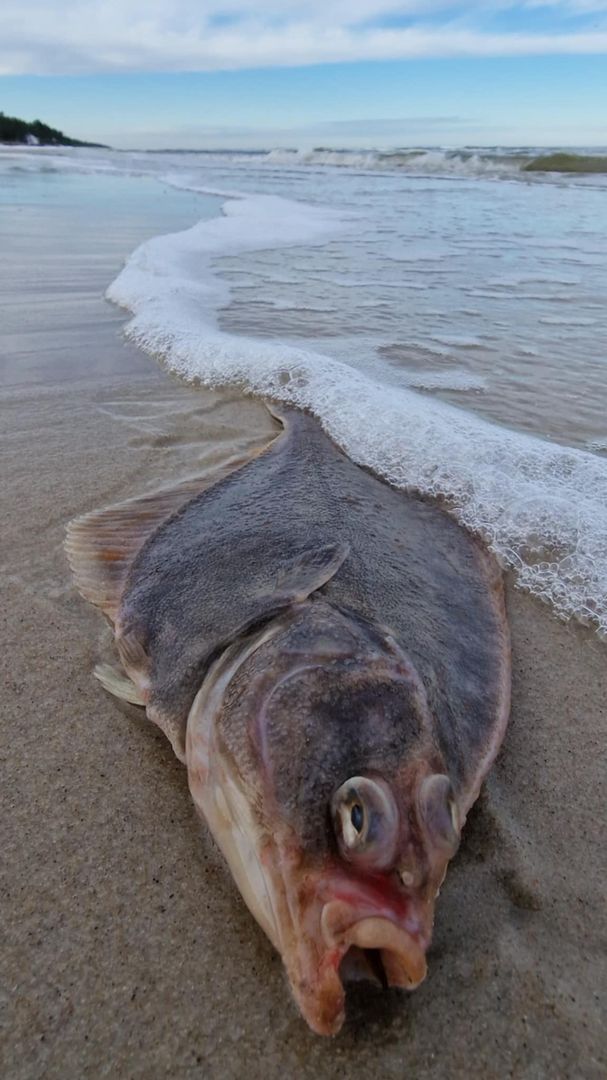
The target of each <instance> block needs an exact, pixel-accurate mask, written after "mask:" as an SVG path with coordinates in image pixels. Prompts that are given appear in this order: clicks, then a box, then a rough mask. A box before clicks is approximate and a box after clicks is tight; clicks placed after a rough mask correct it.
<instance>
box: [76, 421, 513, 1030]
mask: <svg viewBox="0 0 607 1080" xmlns="http://www.w3.org/2000/svg"><path fill="white" fill-rule="evenodd" d="M269 408H270V409H271V411H272V412H273V413H274V415H275V416H276V417H277V419H278V420H279V421H280V424H281V430H280V433H279V434H278V435H277V436H276V437H275V439H274V440H273V441H272V442H271V443H270V444H269V445H268V446H267V447H266V448H264V449H262V451H260V452H258V453H256V454H254V455H251V456H250V457H248V458H246V459H235V460H232V461H230V462H228V463H227V464H226V465H225V466H224V467H222V468H221V469H219V470H218V471H217V473H216V474H214V475H213V476H211V477H210V478H209V477H206V478H204V479H202V480H188V481H187V482H184V483H181V484H178V485H176V486H174V487H173V488H171V489H167V490H163V491H160V492H157V493H154V494H152V495H146V496H144V497H142V498H138V499H133V500H130V501H128V502H125V503H122V504H120V505H118V506H114V507H110V508H107V509H103V510H98V511H93V512H91V513H89V514H86V515H84V516H83V517H80V518H77V519H75V520H74V521H72V522H71V523H70V524H69V526H68V529H67V538H66V550H67V555H68V559H69V562H70V565H71V569H72V571H73V574H74V579H75V584H76V587H77V588H78V590H79V591H80V593H81V595H82V596H83V597H84V598H85V599H86V600H88V601H90V602H91V603H92V604H94V605H95V606H96V607H97V608H98V609H100V611H101V612H103V613H104V615H105V616H106V618H107V619H108V620H109V622H110V624H111V626H112V627H113V633H114V641H115V647H116V653H117V657H118V660H119V664H120V667H119V669H118V668H116V667H113V666H112V665H102V666H101V667H99V668H98V669H97V671H96V674H97V676H98V678H99V679H100V681H101V682H102V684H103V685H104V686H105V687H106V689H107V690H109V691H110V692H111V693H113V694H115V695H116V696H117V697H118V698H123V699H126V700H127V701H131V702H133V703H135V704H137V705H140V706H142V707H144V708H145V710H146V713H147V717H148V718H149V720H150V721H152V722H153V723H154V724H156V725H157V726H158V727H159V728H160V729H161V730H162V731H163V732H164V734H165V735H166V736H167V738H168V739H169V740H170V742H171V744H172V747H173V749H174V752H175V754H176V755H177V757H178V758H179V760H180V761H181V762H183V763H184V764H185V766H186V768H187V776H188V784H189V789H190V792H191V795H192V798H193V801H194V804H195V806H196V808H197V810H198V812H199V813H200V815H201V816H202V818H203V819H204V820H205V821H206V823H207V825H208V827H209V829H210V831H211V833H212V835H213V837H214V839H215V841H216V843H217V844H218V846H219V848H220V849H221V851H222V853H223V856H224V857H225V860H226V862H227V864H228V867H229V869H230V871H231V874H232V876H233V879H234V881H235V883H236V885H237V887H238V889H239V891H240V894H241V896H242V898H243V900H244V902H245V903H246V905H247V906H248V908H249V909H250V911H251V913H252V915H253V916H254V918H255V919H256V920H257V922H258V923H259V925H260V927H261V928H262V930H263V931H264V932H265V934H266V935H267V937H268V938H269V939H270V941H271V942H272V944H273V945H274V947H275V948H276V950H277V951H278V952H279V953H280V955H281V957H282V960H283V964H284V968H285V970H286V975H287V978H288V981H289V984H290V988H291V991H292V995H293V997H294V999H295V1002H296V1004H297V1006H298V1007H299V1010H300V1012H301V1014H302V1015H303V1017H304V1019H305V1020H306V1021H307V1023H308V1025H309V1026H310V1028H311V1029H312V1030H313V1031H314V1032H316V1033H318V1034H319V1035H334V1034H336V1033H337V1032H338V1031H339V1030H340V1028H341V1027H342V1024H343V1023H344V1019H345V1012H346V990H345V987H346V985H347V983H348V981H349V979H350V978H369V979H370V980H372V981H373V980H375V981H376V982H379V983H380V984H381V985H383V986H385V987H400V988H404V989H407V990H412V989H414V988H415V987H417V986H418V985H419V984H420V983H421V982H422V980H423V979H424V977H425V975H426V969H427V960H426V955H427V952H428V947H429V945H430V942H431V936H432V927H433V922H434V912H435V903H436V897H437V896H438V893H439V890H440V887H441V885H442V882H443V879H444V877H445V874H446V870H447V865H448V863H449V861H450V860H451V858H452V857H453V855H454V854H455V852H456V850H457V848H458V845H459V842H460V837H461V832H462V828H463V826H464V823H465V821H466V816H467V814H468V811H469V810H470V807H471V806H472V804H473V803H474V801H475V800H476V798H477V797H478V795H479V792H480V789H481V785H482V784H483V781H484V779H485V777H486V775H487V773H488V771H489V769H490V767H491V765H492V763H493V761H494V759H495V757H496V755H497V752H498V750H499V747H500V745H501V743H502V740H503V737H504V734H505V731H506V726H507V723H508V716H509V709H510V641H509V630H508V620H507V615H506V609H505V602H504V587H503V575H502V571H501V569H500V567H499V565H498V563H497V561H496V560H495V558H494V557H493V556H492V554H491V553H490V552H489V551H488V550H487V548H486V547H485V545H484V544H483V543H482V542H481V541H480V540H479V539H477V538H476V537H475V536H473V535H472V534H471V533H469V532H468V531H467V530H466V529H464V528H463V527H462V526H461V525H460V524H459V523H458V522H457V521H456V520H455V518H454V517H453V516H452V515H451V514H449V513H447V512H446V510H445V509H444V508H443V507H441V506H440V505H438V504H437V503H436V501H431V500H428V499H424V498H422V497H421V496H419V495H415V494H413V493H406V492H404V491H402V490H397V489H395V488H394V487H392V486H390V485H389V484H387V483H385V482H384V481H383V480H381V479H380V478H378V477H377V476H376V475H374V474H373V473H372V472H370V471H369V470H367V469H365V468H363V467H361V466H359V465H357V464H356V463H355V462H353V461H352V460H351V459H350V458H349V457H347V456H346V454H345V453H343V452H342V451H341V450H340V449H339V447H338V446H337V445H336V444H335V443H334V442H333V441H332V440H331V439H330V437H329V436H328V435H327V434H326V433H325V432H324V431H323V429H322V428H321V426H320V424H319V423H318V421H317V420H316V419H315V418H314V417H312V416H310V415H308V414H307V413H306V412H303V411H299V410H296V409H293V408H290V407H289V408H287V407H282V406H280V407H279V406H275V405H272V404H269ZM471 929H472V928H471Z"/></svg>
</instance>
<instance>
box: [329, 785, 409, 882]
mask: <svg viewBox="0 0 607 1080" xmlns="http://www.w3.org/2000/svg"><path fill="white" fill-rule="evenodd" d="M331 811H332V818H333V827H334V830H335V835H336V839H337V846H338V849H339V852H340V854H341V855H342V857H343V858H344V859H346V860H347V861H348V862H357V863H358V864H359V865H365V866H369V867H372V868H373V869H383V868H385V867H387V866H388V865H389V864H390V861H391V860H392V858H393V857H394V853H395V850H396V842H397V839H398V810H397V808H396V803H395V800H394V796H393V794H392V792H391V790H390V788H389V786H388V784H387V783H385V782H384V781H383V780H372V779H371V778H370V777H367V776H354V777H352V778H351V779H350V780H347V781H346V782H345V784H342V785H341V787H339V788H338V789H337V791H336V792H335V794H334V796H333V799H332V800H331Z"/></svg>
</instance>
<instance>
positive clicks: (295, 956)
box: [187, 598, 459, 1034]
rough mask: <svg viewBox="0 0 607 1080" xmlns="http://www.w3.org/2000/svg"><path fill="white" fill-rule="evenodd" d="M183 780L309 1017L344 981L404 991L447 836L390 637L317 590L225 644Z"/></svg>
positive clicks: (337, 1009) (431, 762) (414, 969)
mask: <svg viewBox="0 0 607 1080" xmlns="http://www.w3.org/2000/svg"><path fill="white" fill-rule="evenodd" d="M187 764H188V773H189V778H190V788H191V791H192V794H193V797H194V800H195V802H196V803H197V805H198V806H199V808H200V810H201V811H202V813H203V815H204V817H205V818H206V820H207V822H208V824H209V825H210V827H211V830H212V832H213V834H214V836H215V839H216V840H217V842H218V844H219V846H220V847H221V849H222V851H223V853H224V855H225V857H226V859H227V861H228V863H229V865H230V869H231V870H232V874H233V876H234V878H235V880H236V883H237V885H238V887H239V889H240V891H241V893H242V895H243V898H244V899H245V901H246V903H247V905H248V906H249V908H250V910H251V911H252V913H253V914H254V915H255V917H256V918H257V920H258V922H259V923H260V925H261V926H262V927H263V929H264V930H265V932H266V933H267V935H268V937H269V938H270V940H271V941H272V942H273V943H274V945H275V946H276V948H277V949H278V950H279V951H280V953H281V955H282V958H283V962H284V964H285V968H286V971H287V975H288V977H289V981H290V984H291V987H292V991H293V994H294V996H295V999H296V1001H297V1003H298V1005H299V1007H300V1009H301V1012H302V1014H303V1016H304V1017H305V1019H306V1020H307V1022H308V1024H309V1025H310V1027H311V1028H312V1029H313V1030H314V1031H316V1032H318V1033H319V1034H334V1033H336V1032H337V1031H338V1030H339V1029H340V1027H341V1025H342V1023H343V1020H344V1010H345V992H344V985H343V984H344V981H346V980H348V979H349V978H350V977H359V978H360V977H371V978H376V979H378V980H379V981H380V983H382V984H383V985H389V986H397V987H406V988H408V989H413V988H414V987H415V986H417V985H418V984H419V983H420V982H421V981H422V979H423V978H424V976H425V973H426V959H425V955H426V950H427V948H428V945H429V943H430V938H431V932H432V923H433V914H434V903H435V897H436V894H437V892H438V889H439V887H440V884H441V882H442V879H443V877H444V874H445V871H446V867H447V863H448V861H449V859H450V858H451V857H452V855H453V854H454V852H455V850H456V848H457V844H458V839H459V822H458V814H457V807H456V800H455V793H454V790H453V786H452V783H451V780H450V779H449V777H448V775H447V771H446V769H445V766H444V762H443V760H442V757H441V754H440V751H439V749H438V747H437V744H436V739H435V737H434V734H433V727H432V717H431V713H430V710H429V707H428V702H427V699H426V693H425V691H424V687H423V684H422V682H421V680H420V678H419V676H418V674H417V672H416V670H415V668H414V666H413V665H412V663H411V662H410V661H409V660H408V658H407V657H406V656H405V654H404V653H403V652H402V650H401V649H400V648H399V647H398V645H397V644H396V642H395V641H393V640H392V638H391V637H390V635H389V633H387V632H384V631H382V630H380V629H378V628H377V627H375V626H373V625H371V624H369V623H367V622H365V621H364V620H362V619H360V618H359V617H357V616H355V615H353V614H351V613H348V612H346V611H340V610H338V609H336V608H335V607H333V606H331V605H329V604H328V603H327V602H325V601H323V600H322V599H320V598H317V599H314V600H310V601H307V602H305V603H303V604H301V605H298V608H297V610H295V611H292V612H290V613H288V615H286V616H283V617H281V618H278V619H277V620H275V622H274V623H273V624H272V625H271V626H270V627H268V628H266V629H265V630H264V631H262V632H260V633H258V634H257V635H256V636H254V638H252V639H249V642H248V644H247V645H245V646H244V654H243V651H242V647H241V650H240V652H238V648H237V647H236V646H235V647H233V649H232V650H228V653H226V655H225V656H224V657H223V658H222V659H221V660H220V661H219V662H218V664H217V665H216V669H215V671H214V672H211V673H210V675H209V677H208V679H207V680H205V684H204V685H203V688H202V690H201V691H200V693H199V695H198V697H197V699H196V701H195V703H194V706H193V708H192V711H191V713H190V719H189V721H188V747H187Z"/></svg>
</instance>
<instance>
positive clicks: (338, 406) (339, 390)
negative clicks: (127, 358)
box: [108, 196, 607, 634]
mask: <svg viewBox="0 0 607 1080" xmlns="http://www.w3.org/2000/svg"><path fill="white" fill-rule="evenodd" d="M224 211H225V212H224V216H223V217H222V218H219V219H215V220H212V221H205V222H201V223H199V224H198V225H196V226H194V228H192V229H189V230H187V231H185V232H181V233H175V234H172V235H168V236H163V237H156V238H155V239H153V240H150V241H148V242H147V243H145V244H143V245H142V246H141V247H139V248H138V249H137V250H136V251H135V252H134V253H133V255H132V256H131V258H130V259H129V260H128V262H127V265H126V266H125V268H124V270H123V271H122V273H121V274H120V275H119V277H118V278H117V279H116V280H115V281H114V282H113V284H112V285H111V286H110V289H109V290H108V297H109V298H110V299H111V300H114V301H115V302H116V303H118V304H121V305H123V306H124V307H127V308H129V309H130V310H131V311H132V312H133V316H134V317H133V319H132V320H131V322H130V323H129V325H128V328H127V332H128V334H129V336H131V337H132V338H133V339H135V340H136V341H137V342H138V343H139V344H140V345H141V346H143V347H144V348H145V349H147V350H148V351H149V352H151V353H154V354H159V355H161V356H162V357H163V358H164V359H165V361H166V363H167V364H168V365H169V366H170V367H171V368H172V369H173V370H174V371H175V372H177V373H178V374H180V375H181V376H182V377H183V378H185V379H188V380H200V381H201V382H203V383H205V384H208V385H213V386H218V385H226V384H238V385H240V386H242V387H243V388H245V389H246V390H247V391H250V392H253V393H256V394H260V395H268V396H271V397H273V398H275V399H278V400H281V401H284V402H288V403H291V404H294V405H296V406H299V407H302V408H307V409H310V410H311V411H312V412H313V413H315V415H316V416H318V417H319V419H320V420H321V422H322V423H323V425H324V427H325V428H326V430H327V431H328V432H329V433H330V434H331V435H332V436H333V437H334V438H335V440H336V441H337V442H338V443H339V444H340V445H341V446H342V447H343V448H344V449H345V450H346V452H347V453H348V454H349V455H350V456H351V457H352V458H353V460H355V461H357V462H360V463H361V464H364V465H366V466H369V467H371V468H373V469H375V470H376V471H377V472H378V473H379V474H380V475H381V476H383V477H385V478H386V479H387V480H388V481H390V482H391V483H393V484H395V485H396V486H398V487H401V488H405V489H409V490H417V491H420V492H423V493H426V494H429V495H437V496H442V497H444V498H445V499H446V500H447V502H448V505H449V506H450V507H451V509H452V511H453V513H454V514H455V515H456V516H457V517H458V518H459V520H460V521H461V522H462V523H463V524H465V525H467V526H469V527H470V528H472V529H473V530H475V531H477V532H478V533H480V534H482V535H483V536H484V537H486V539H487V540H488V542H489V543H490V544H491V546H492V547H493V549H494V550H495V552H496V553H497V554H498V556H499V557H500V558H501V560H502V561H503V563H504V564H505V565H508V566H510V567H512V568H514V569H515V571H516V573H517V575H518V581H519V584H520V585H521V586H523V587H524V588H526V589H528V590H530V591H531V592H532V593H534V594H535V595H536V596H539V597H541V598H542V599H544V600H547V601H549V602H550V603H551V604H552V605H553V607H554V609H555V611H556V612H557V613H558V614H559V615H560V616H562V617H570V616H577V617H578V618H580V619H582V620H586V621H591V622H593V623H595V624H596V625H597V626H598V627H599V629H600V631H601V632H602V633H603V634H606V633H607V460H605V459H604V458H603V457H600V456H598V455H596V454H592V453H589V452H586V451H583V450H577V449H572V448H568V447H565V446H561V445H558V444H552V443H549V442H545V441H542V440H541V439H536V438H533V437H531V436H528V435H523V434H519V433H517V432H515V431H511V430H508V429H506V428H502V427H498V426H496V425H493V424H491V423H488V422H486V421H484V420H482V419H480V418H479V417H477V416H475V415H472V414H470V413H468V412H466V411H464V410H460V409H457V408H454V407H451V406H449V405H446V404H445V403H443V402H441V401H438V400H436V399H433V398H431V399H430V398H426V397H424V396H422V395H420V394H418V393H416V392H415V391H414V390H411V389H408V388H407V387H400V386H397V387H395V386H394V385H388V384H387V383H381V382H380V381H377V379H376V378H374V376H373V375H372V374H370V373H369V371H368V370H361V369H360V368H357V367H354V366H351V365H349V364H346V363H344V362H342V361H341V360H339V359H336V358H334V357H329V356H326V355H322V354H321V353H319V352H314V351H310V350H305V349H301V348H295V347H292V346H289V345H287V344H283V343H276V342H275V341H271V342H270V341H267V342H266V341H260V340H253V339H249V338H244V337H236V336H234V335H230V334H228V333H225V332H222V331H221V330H219V329H218V324H217V319H216V314H217V309H218V307H219V306H220V305H221V304H223V303H225V301H226V299H227V298H228V289H227V286H226V285H225V283H224V282H223V281H222V280H221V279H219V278H218V277H217V275H216V274H214V272H213V269H212V260H213V259H214V258H215V257H216V256H218V255H223V254H237V253H243V252H250V251H255V250H261V249H268V248H274V247H276V248H278V247H279V246H281V245H291V244H300V243H304V242H305V244H306V245H309V244H310V243H323V242H324V240H325V239H326V238H327V237H328V236H329V235H330V234H332V233H334V232H335V230H339V229H340V228H343V226H344V222H343V220H341V219H340V217H339V215H338V214H337V213H336V212H332V211H324V210H321V209H319V208H316V207H313V206H306V205H303V204H299V203H293V202H290V201H289V200H286V199H282V198H276V197H266V196H263V197H246V198H243V199H240V200H238V201H234V202H229V203H227V205H226V206H225V207H224Z"/></svg>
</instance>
